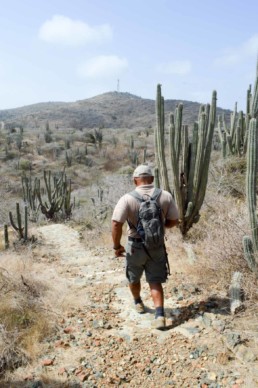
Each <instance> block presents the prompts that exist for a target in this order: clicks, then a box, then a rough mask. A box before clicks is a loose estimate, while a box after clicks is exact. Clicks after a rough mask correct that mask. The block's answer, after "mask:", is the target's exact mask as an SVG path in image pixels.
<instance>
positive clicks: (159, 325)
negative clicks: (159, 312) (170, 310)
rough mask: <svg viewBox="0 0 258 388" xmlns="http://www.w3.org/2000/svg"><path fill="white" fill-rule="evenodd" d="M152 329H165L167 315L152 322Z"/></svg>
mask: <svg viewBox="0 0 258 388" xmlns="http://www.w3.org/2000/svg"><path fill="white" fill-rule="evenodd" d="M151 327H152V329H158V330H164V329H165V327H166V320H165V317H157V318H155V319H154V321H152V323H151Z"/></svg>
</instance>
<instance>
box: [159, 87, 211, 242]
mask: <svg viewBox="0 0 258 388" xmlns="http://www.w3.org/2000/svg"><path fill="white" fill-rule="evenodd" d="M216 100H217V94H216V92H215V91H214V92H213V95H212V103H211V106H210V105H206V106H201V108H200V113H199V118H198V122H196V123H195V124H194V128H193V135H192V141H191V142H190V141H189V135H188V126H186V125H182V115H183V105H182V104H179V105H178V107H177V108H176V111H175V114H170V116H169V124H170V128H169V133H170V160H171V168H172V187H173V193H174V197H175V201H176V204H177V207H178V210H179V218H180V229H181V232H182V234H183V235H185V234H186V233H187V231H188V230H189V229H190V228H191V226H192V225H193V223H195V222H198V220H199V217H200V216H199V211H200V209H201V206H202V204H203V200H204V196H205V192H206V186H207V181H208V169H209V162H210V154H211V148H212V147H211V146H212V137H213V132H214V125H215V118H216ZM156 106H157V128H156V133H155V144H156V158H157V159H156V164H157V166H158V168H159V172H160V177H161V185H162V187H163V189H165V190H167V191H171V190H170V187H169V184H168V172H167V164H166V159H165V150H164V103H163V98H162V97H161V87H160V85H158V88H157V105H156Z"/></svg>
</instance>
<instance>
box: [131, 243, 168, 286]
mask: <svg viewBox="0 0 258 388" xmlns="http://www.w3.org/2000/svg"><path fill="white" fill-rule="evenodd" d="M149 254H150V256H151V257H150V256H149V255H148V253H147V252H146V250H145V249H144V246H143V243H142V242H141V241H139V242H138V241H137V242H135V241H129V240H128V241H127V245H126V277H127V279H128V281H129V283H139V281H140V279H141V277H142V275H143V272H145V278H146V281H147V283H165V282H166V280H167V276H168V269H167V258H166V252H165V248H164V247H163V246H162V247H159V248H157V249H152V250H151V251H150V252H149Z"/></svg>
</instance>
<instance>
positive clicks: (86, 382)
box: [19, 224, 258, 388]
mask: <svg viewBox="0 0 258 388" xmlns="http://www.w3.org/2000/svg"><path fill="white" fill-rule="evenodd" d="M38 237H39V239H42V240H43V247H44V252H46V254H45V255H46V256H47V255H51V257H54V258H55V260H53V262H52V263H49V264H48V265H49V266H50V267H51V269H52V270H53V268H54V270H55V273H56V276H55V282H56V283H58V282H60V285H61V286H62V285H63V284H64V282H65V284H66V287H65V288H64V293H65V295H64V299H65V301H66V303H67V308H66V309H65V311H64V315H63V316H62V317H60V318H59V319H58V322H57V327H56V330H55V332H54V333H53V335H52V336H51V337H50V338H47V339H46V341H45V353H44V354H43V355H42V357H41V358H40V360H38V361H37V363H36V364H34V365H31V366H29V367H27V368H26V369H24V370H22V369H21V370H20V371H19V373H20V376H23V380H24V379H25V381H24V384H25V385H20V386H26V387H34V388H35V387H40V386H44V387H45V386H47V387H70V386H71V387H109V386H114V385H115V386H116V385H120V386H130V387H163V386H164V387H165V386H168V385H171V386H174V387H202V388H206V387H211V388H219V387H230V388H237V387H248V388H253V387H256V386H257V387H258V365H257V356H258V353H257V348H256V347H255V345H256V344H250V343H249V344H248V343H246V341H245V340H244V338H243V337H242V336H239V335H238V332H237V331H236V330H235V328H234V326H232V318H231V317H230V316H229V315H228V314H227V311H226V307H225V303H224V302H225V301H223V300H222V298H220V299H218V300H216V299H210V300H203V298H204V295H202V291H201V290H198V289H196V288H195V287H194V285H187V286H185V287H184V286H182V284H183V282H182V279H180V276H179V275H178V274H177V272H174V273H172V276H171V277H170V279H169V281H168V282H167V284H166V286H165V297H166V315H167V317H170V316H171V315H173V316H174V317H176V320H175V321H174V322H173V323H172V322H168V323H170V326H168V330H166V331H158V330H153V329H151V321H152V320H153V317H154V309H153V305H152V301H151V299H150V295H149V290H148V287H147V285H146V283H145V282H143V289H142V297H143V300H144V303H145V305H146V306H147V313H146V314H144V315H138V314H137V313H136V312H135V310H134V306H133V304H132V299H131V296H130V293H129V291H128V287H127V283H126V281H125V275H124V264H123V260H122V259H114V258H112V257H111V255H112V252H110V250H108V249H107V248H106V247H105V246H104V245H103V246H99V247H98V248H96V249H91V250H87V249H85V246H84V245H83V244H82V243H81V242H80V234H79V233H78V232H77V231H75V230H73V229H72V228H70V227H69V226H66V225H59V224H54V225H47V226H43V227H41V228H39V229H38ZM170 264H171V268H172V269H173V268H175V267H176V265H175V263H173V258H170ZM257 339H258V337H257ZM257 339H256V340H257ZM26 379H27V380H26ZM36 383H37V384H38V385H35V384H36ZM26 384H27V385H26ZM33 384H34V385H33ZM40 384H42V385H40Z"/></svg>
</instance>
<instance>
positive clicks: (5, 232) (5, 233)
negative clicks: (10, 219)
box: [4, 224, 9, 249]
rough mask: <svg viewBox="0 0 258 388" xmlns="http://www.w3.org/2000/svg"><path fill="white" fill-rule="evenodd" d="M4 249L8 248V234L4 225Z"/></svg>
mask: <svg viewBox="0 0 258 388" xmlns="http://www.w3.org/2000/svg"><path fill="white" fill-rule="evenodd" d="M4 247H5V249H8V248H9V234H8V225H7V224H4Z"/></svg>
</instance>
